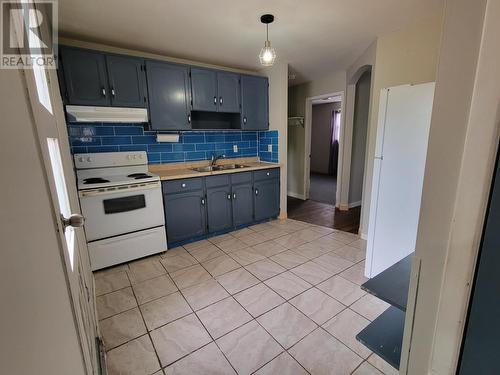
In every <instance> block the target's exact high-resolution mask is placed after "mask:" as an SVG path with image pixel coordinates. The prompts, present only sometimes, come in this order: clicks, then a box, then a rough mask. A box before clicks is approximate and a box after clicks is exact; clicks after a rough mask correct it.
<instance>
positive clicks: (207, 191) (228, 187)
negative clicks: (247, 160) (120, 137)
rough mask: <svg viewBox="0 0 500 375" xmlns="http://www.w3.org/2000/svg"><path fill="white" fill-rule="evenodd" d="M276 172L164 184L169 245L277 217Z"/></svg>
mask: <svg viewBox="0 0 500 375" xmlns="http://www.w3.org/2000/svg"><path fill="white" fill-rule="evenodd" d="M279 176H280V171H279V168H270V169H263V170H258V171H254V172H237V173H232V174H222V175H214V176H207V177H194V178H186V179H180V180H172V181H164V182H163V183H162V189H163V203H164V208H165V218H166V228H167V240H168V242H169V243H170V244H172V243H178V242H182V241H186V240H190V239H192V238H195V237H200V236H203V235H206V234H207V233H214V232H221V231H227V230H230V229H232V228H237V227H241V226H242V225H247V224H251V223H253V222H254V221H262V220H266V219H271V218H273V217H276V216H278V214H279V210H280V181H279Z"/></svg>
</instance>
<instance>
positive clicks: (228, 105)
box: [217, 72, 241, 113]
mask: <svg viewBox="0 0 500 375" xmlns="http://www.w3.org/2000/svg"><path fill="white" fill-rule="evenodd" d="M217 95H218V110H219V112H226V113H239V112H240V110H241V108H240V95H241V92H240V75H239V74H236V73H228V72H217Z"/></svg>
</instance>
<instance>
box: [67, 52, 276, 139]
mask: <svg viewBox="0 0 500 375" xmlns="http://www.w3.org/2000/svg"><path fill="white" fill-rule="evenodd" d="M59 52H60V56H59V63H60V65H59V69H58V76H59V84H60V90H61V96H62V98H63V101H64V104H71V105H88V106H108V107H109V106H113V107H136V108H148V112H149V122H150V129H151V130H159V131H162V130H167V131H169V130H170V131H187V130H204V129H217V130H221V129H231V130H233V129H238V130H239V129H241V130H252V131H255V130H266V129H268V128H269V93H268V90H269V85H268V79H267V78H266V77H261V76H252V75H246V74H244V75H240V74H238V73H233V72H227V71H222V70H216V69H209V68H203V67H198V66H190V65H185V64H176V63H170V62H165V61H159V60H152V59H144V58H141V57H135V56H128V55H118V54H113V53H107V52H102V51H95V50H89V49H83V48H77V47H71V46H60V48H59ZM191 111H194V112H193V113H191ZM192 116H193V118H192Z"/></svg>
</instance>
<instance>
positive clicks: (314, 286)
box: [94, 227, 367, 371]
mask: <svg viewBox="0 0 500 375" xmlns="http://www.w3.org/2000/svg"><path fill="white" fill-rule="evenodd" d="M248 229H250V228H248ZM303 229H308V228H307V227H306V228H302V229H301V230H303ZM250 230H251V229H250ZM256 233H258V232H256ZM332 233H333V232H332ZM332 233H328V234H324V235H322V236H320V237H318V238H316V239H314V240H311V241H308V242H306V243H310V242H313V241H315V240H317V239H319V238H322V237H325V236H328V235H330V234H332ZM229 234H230V233H229ZM289 234H291V233H289ZM230 235H231V234H230ZM286 235H288V234H285V235H282V236H280V237H283V236H286ZM231 236H232V235H231ZM232 237H233V238H235V239H238V240H239V238H237V237H234V236H232ZM276 238H279V237H276ZM276 238H273V239H270V240H267V241H264V242H262V243H265V242H271V241H274V240H275V239H276ZM239 241H241V240H239ZM209 242H210V241H209ZM242 242H243V241H242ZM352 242H354V241H352ZM211 244H212V245H214V246H216V247H217V248H219V249H220V250H222V251H223V252H224V253H225V255H226V256H229V257H230V259H233V258H232V257H231V256H230V253H234V252H236V251H240V250H245V249H248V248H244V249H239V250H236V251H232V252H226V251H225V250H223V249H222V248H220V247H219V246H218V245H217V244H213V243H211ZM257 245H260V244H256V245H253V246H257ZM347 245H348V244H344V246H347ZM253 246H249V248H253ZM299 246H301V245H299ZM297 247H298V246H297ZM293 249H296V247H294V248H292V249H288V248H287V249H286V250H284V251H282V252H280V253H283V252H285V251H290V250H291V251H293ZM185 250H186V251H187V252H188V253H189V254H190V255H191V253H190V251H189V250H187V249H185ZM359 250H360V251H363V250H362V249H359ZM294 252H295V251H294ZM280 253H276V254H273V255H271V256H264V259H262V260H269V261H271V262H272V263H275V264H278V265H279V266H281V265H280V264H279V263H277V262H275V261H274V260H272V259H271V257H273V256H276V255H278V254H280ZM328 253H334V250H332V251H329V252H327V253H325V254H328ZM257 254H259V255H262V254H260V253H257ZM325 254H321V255H319V256H318V257H314V258H312V259H309V258H307V257H305V258H307V261H305V262H304V263H301V264H298V265H296V266H294V267H292V268H290V269H286V267H283V266H281V267H283V268H285V270H284V271H283V272H280V273H278V274H276V275H274V276H271V277H270V278H267V279H265V280H260V279H259V278H257V279H258V280H259V282H258V283H257V284H254V285H251V286H249V287H247V288H244V289H242V290H240V291H238V292H236V293H234V294H231V293H230V292H229V291H228V290H227V289H226V288H224V286H223V285H222V284H221V283H220V282H219V281H218V280H217V279H216V277H219V276H222V275H225V274H227V273H230V272H233V271H235V270H237V269H240V268H242V269H244V270H246V271H247V272H249V273H250V274H252V275H253V276H255V275H254V274H253V273H252V272H251V271H249V270H247V269H246V268H245V267H247V266H249V265H251V264H253V263H256V262H258V261H255V262H252V263H249V264H247V265H246V266H243V265H242V264H241V263H238V262H237V261H236V263H238V264H239V265H240V267H238V268H236V269H232V270H229V271H227V272H224V273H222V274H220V275H217V276H215V277H214V276H212V275H211V273H210V272H208V270H207V269H206V268H205V267H204V266H203V264H202V263H200V262H199V261H198V260H197V259H196V258H195V259H196V261H197V263H195V264H192V265H190V266H187V267H184V268H181V269H179V270H182V269H185V268H189V267H192V266H195V265H197V264H199V265H200V266H201V267H202V268H203V269H204V270H205V271H206V272H208V273H209V274H210V275H211V279H210V280H215V281H216V282H217V284H218V285H220V286H221V287H222V288H223V289H224V290H225V291H226V292H227V293H228V294H229V295H228V296H227V297H224V298H223V299H221V300H218V301H216V302H213V303H211V304H209V305H207V306H204V307H203V308H201V309H198V310H197V311H195V310H194V309H193V308H192V307H191V305H190V304H189V302H188V301H187V300H186V298H185V296H184V294H183V293H182V290H181V289H180V288H179V287H178V284H177V283H176V282H175V280H173V278H172V276H171V274H170V273H169V272H168V271H167V270H166V268H165V265H164V264H163V263H162V262H161V260H162V259H166V258H163V257H161V256H160V259H158V262H160V264H161V266H162V268H163V269H165V271H166V274H162V275H157V276H154V277H152V278H149V279H146V280H142V281H141V282H140V283H144V282H146V281H149V280H152V279H155V278H159V277H161V276H167V277H168V278H169V279H170V280H171V281H172V282H173V284H174V285H175V286H176V287H177V288H178V290H176V291H173V292H171V293H168V294H166V295H164V296H160V297H158V298H154V299H152V300H150V301H147V302H145V303H143V304H142V305H140V304H139V303H138V300H137V296H136V294H135V291H134V288H133V284H132V283H131V281H130V276H129V274H128V272H127V271H126V270H123V271H125V272H126V275H127V279H128V281H129V283H130V285H128V286H126V287H124V288H119V289H117V290H114V291H111V292H108V293H105V294H102V295H100V296H98V297H101V296H105V295H107V294H110V293H113V292H116V291H120V290H123V289H126V288H128V287H130V288H131V290H132V293H133V295H134V298H135V301H136V304H137V305H136V306H134V307H133V308H131V309H127V310H124V311H121V312H119V313H117V314H114V315H111V316H109V317H107V318H104V319H101V320H100V321H102V320H105V319H109V318H112V317H113V316H116V315H119V314H122V313H124V312H127V311H130V310H133V309H135V308H137V309H138V310H139V313H140V314H141V318H142V321H143V324H144V326H145V327H146V334H147V335H148V337H149V339H150V341H151V343H152V344H153V347H154V350H155V354H156V356H157V359H158V362H159V364H160V368H162V369H164V368H163V367H161V361H160V358H159V355H158V352H157V350H156V347H155V346H154V343H153V340H152V338H151V335H150V333H151V332H152V331H154V330H157V329H160V328H162V327H164V326H166V325H167V324H170V323H173V322H175V321H177V320H179V319H182V318H184V317H186V316H188V315H190V314H194V315H195V316H196V317H197V319H198V320H199V321H200V323H201V325H202V326H203V328H204V329H205V330H206V331H207V332H208V334H209V336H210V337H211V339H212V341H211V342H214V343H215V344H216V346H217V347H218V349H219V350H220V351H221V352H222V350H221V349H220V347H219V346H218V345H217V343H216V340H215V339H214V338H213V337H212V335H211V334H210V332H209V331H208V329H207V328H206V326H205V325H204V324H203V322H202V321H201V319H200V318H199V316H198V312H199V311H201V310H203V309H205V308H207V307H209V306H212V305H214V304H215V303H218V302H220V301H222V300H224V299H228V298H232V299H233V300H234V301H236V302H237V303H238V304H239V305H240V306H241V307H242V309H243V310H244V311H246V312H247V313H248V314H249V316H250V317H252V319H251V320H250V321H248V322H246V323H243V324H242V325H240V326H238V327H236V328H234V329H232V330H231V331H229V332H227V333H225V334H224V335H222V336H221V337H219V338H217V340H218V339H220V338H222V337H224V336H226V335H227V334H229V333H231V332H233V331H235V330H236V329H238V328H240V327H242V326H243V325H245V324H248V323H250V322H252V320H255V321H256V322H257V324H259V326H260V327H262V328H263V329H264V330H265V331H266V332H267V333H268V334H269V335H270V336H271V337H272V338H273V340H274V341H275V342H277V343H278V345H279V346H280V347H281V348H283V350H284V352H287V353H288V350H287V349H285V348H284V347H283V346H282V345H281V344H280V343H279V342H278V341H277V340H276V339H275V338H274V336H273V335H272V334H270V333H269V332H268V331H267V330H266V329H265V327H263V326H262V325H261V324H260V323H259V322H258V320H257V319H258V318H259V317H261V316H262V315H264V314H266V313H268V312H270V311H272V310H274V309H276V308H278V307H280V306H282V305H283V304H285V303H289V304H290V305H292V306H293V308H295V309H296V310H297V311H299V312H300V313H301V314H304V313H303V312H302V311H300V310H299V309H298V308H297V307H296V306H294V305H293V304H292V303H290V300H292V299H294V298H296V297H298V296H300V295H302V294H304V293H306V292H307V291H309V290H311V289H313V288H314V289H316V290H319V291H321V290H320V289H319V288H317V285H319V284H321V283H323V282H325V281H327V280H329V279H331V278H333V277H335V276H339V277H341V278H343V277H342V276H340V273H342V272H344V271H346V270H348V269H350V268H352V267H354V266H355V265H358V264H359V263H361V262H363V261H364V259H362V260H360V261H358V262H356V263H353V265H352V266H349V267H347V268H345V269H343V270H341V271H339V272H337V273H335V274H333V275H332V276H331V277H329V278H327V279H325V280H323V281H321V282H319V283H317V284H316V285H311V283H309V281H307V280H305V279H303V278H302V277H300V276H299V275H295V274H294V273H293V272H292V270H293V269H295V268H297V267H299V266H301V265H303V264H305V263H308V262H310V261H313V260H314V259H317V258H319V257H321V256H323V255H325ZM299 255H300V254H299ZM334 255H336V256H339V255H338V254H336V253H334ZM191 256H192V255H191ZM217 258H218V257H215V258H212V259H207V260H206V261H205V263H206V262H208V261H210V260H213V259H217ZM341 258H343V257H341ZM146 259H147V258H146ZM343 259H346V258H343ZM233 260H234V259H233ZM346 260H348V259H346ZM316 264H318V263H316ZM126 265H127V268H128V269H130V268H129V267H128V264H126ZM179 270H176V271H179ZM176 271H173V272H176ZM288 271H290V272H292V274H293V275H295V276H297V277H298V278H300V279H301V280H303V281H305V282H307V283H308V284H310V285H311V287H309V288H307V289H305V290H303V291H302V292H300V293H298V294H297V295H294V296H293V297H291V298H289V299H284V301H283V302H282V303H280V304H278V305H277V306H274V307H273V308H272V309H270V310H268V311H265V312H264V313H262V314H260V315H258V316H256V317H253V315H252V314H251V313H250V312H249V311H248V310H247V309H246V308H245V307H244V306H243V305H242V304H241V303H240V302H239V301H238V300H237V299H236V298H235V297H234V296H235V295H237V294H239V293H242V292H243V291H245V290H248V289H250V288H252V287H254V286H257V285H259V284H263V285H264V286H266V287H268V288H270V287H269V286H267V284H265V281H267V280H269V279H271V278H273V277H275V276H278V275H281V274H283V273H285V272H288ZM117 272H120V271H119V270H117ZM94 278H95V276H94ZM344 279H345V278H344ZM210 280H205V281H203V282H201V283H204V282H207V281H210ZM345 280H347V279H345ZM347 281H349V282H351V283H352V281H350V280H347ZM140 283H137V284H140ZM201 283H197V284H193V285H191V286H189V287H187V288H190V287H192V286H195V285H199V284H201ZM137 284H134V285H137ZM353 284H356V283H353ZM356 285H358V284H356ZM358 286H359V285H358ZM187 288H184V289H187ZM270 289H271V290H272V291H273V292H274V293H276V291H274V290H273V289H272V288H270ZM176 292H179V294H180V295H181V296H182V298H183V299H184V300H185V302H186V303H187V305H188V306H189V307H190V309H191V312H190V313H189V314H186V315H184V316H182V317H179V318H177V319H174V320H172V321H170V322H168V323H166V324H164V325H161V326H159V327H156V328H155V329H153V330H151V331H150V330H149V329H148V327H147V325H146V322H145V319H144V316H143V313H142V310H141V308H140V307H141V306H143V305H145V304H148V303H151V302H153V301H156V300H158V299H161V298H164V297H166V296H169V295H171V294H174V293H176ZM321 292H322V293H325V292H323V291H321ZM277 294H278V295H279V296H280V297H281V298H283V297H282V296H281V295H280V294H279V293H277ZM325 294H326V295H328V293H325ZM328 296H329V297H330V298H333V299H334V300H336V299H335V298H334V297H332V296H330V295H328ZM363 297H364V295H363V296H361V297H360V298H358V299H356V300H355V301H354V302H353V303H351V304H350V305H349V306H347V307H345V308H344V309H343V310H341V311H340V312H339V314H340V313H341V312H343V311H345V310H346V309H348V308H349V310H351V309H350V306H352V305H353V304H354V303H356V302H357V301H358V300H360V299H361V298H363ZM338 302H340V301H338ZM340 303H341V304H342V305H343V306H345V305H344V304H343V303H342V302H340ZM351 311H353V310H351ZM353 312H354V313H356V312H355V311H353ZM356 314H357V313H356ZM304 315H305V314H304ZM337 315H338V314H336V315H334V316H333V317H335V316H337ZM358 315H360V314H358ZM305 316H307V315H305ZM360 316H362V315H360ZM333 317H331V318H329V319H328V320H327V322H328V321H330V320H331V319H332V318H333ZM307 318H308V319H310V320H311V321H312V322H313V323H314V324H315V325H316V328H315V329H314V330H313V331H311V332H310V333H309V334H311V333H312V332H314V331H316V329H318V328H321V329H323V330H324V331H325V332H327V333H328V334H329V335H330V336H332V337H334V338H335V339H337V340H338V341H339V342H341V343H342V344H343V345H345V346H346V347H347V348H348V349H349V350H351V351H352V352H354V351H353V350H352V349H350V348H349V347H348V346H347V345H346V344H344V343H343V342H342V341H341V340H340V339H338V338H336V337H335V336H333V335H332V334H330V333H329V332H328V331H326V329H324V328H323V327H322V326H321V325H318V324H317V323H316V322H314V321H313V320H312V319H311V318H309V317H308V316H307ZM324 324H326V322H325V323H324ZM146 334H144V335H146ZM309 334H307V335H306V336H304V337H303V338H302V339H300V340H299V341H298V342H297V343H295V344H294V345H292V347H293V346H295V345H297V344H298V343H299V342H300V341H302V340H303V339H305V338H306V337H307V336H309ZM144 335H140V336H138V337H136V338H133V339H131V340H128V341H127V342H125V343H123V344H121V345H118V346H116V347H114V348H111V349H109V350H113V349H116V348H118V347H120V346H122V345H125V344H127V343H129V342H130V341H132V340H135V339H137V338H139V337H142V336H144ZM211 342H209V343H207V344H205V345H203V346H201V347H200V348H197V349H196V350H194V351H192V352H191V353H188V354H186V355H185V356H183V357H181V358H179V359H177V360H176V361H174V362H172V363H171V364H169V366H171V365H172V364H174V363H176V362H177V361H179V360H181V359H182V358H185V357H186V356H188V355H190V354H192V353H194V352H195V351H198V350H200V349H202V348H203V347H205V346H207V345H209V344H210V343H211ZM290 348H291V347H290ZM107 351H108V350H107ZM282 353H283V351H282V352H280V353H279V354H278V355H277V356H275V357H274V358H272V359H271V360H270V361H268V362H266V363H265V364H263V365H262V366H261V367H259V368H258V369H257V370H255V371H258V370H259V369H260V368H262V367H264V366H266V365H267V364H268V363H269V362H271V361H272V360H274V359H275V358H277V357H278V356H279V355H281V354H282ZM354 353H355V352H354ZM222 354H223V356H224V357H225V358H226V360H227V361H228V363H229V364H230V365H231V367H233V365H232V364H231V362H230V361H229V359H228V358H227V357H226V355H225V354H224V352H222ZM355 354H356V355H357V356H359V355H358V354H357V353H355ZM288 355H290V354H289V353H288ZM359 357H361V356H359ZM292 358H293V359H294V361H296V362H297V363H298V364H299V365H300V366H301V367H303V366H302V364H300V362H298V361H297V360H296V359H295V358H294V357H293V356H292ZM361 358H362V357H361ZM365 361H367V360H366V359H363V362H365ZM363 362H362V363H363ZM360 365H361V364H360ZM358 367H359V366H358ZM165 368H166V367H165ZM233 369H234V367H233ZM304 370H305V369H304ZM306 371H307V370H306Z"/></svg>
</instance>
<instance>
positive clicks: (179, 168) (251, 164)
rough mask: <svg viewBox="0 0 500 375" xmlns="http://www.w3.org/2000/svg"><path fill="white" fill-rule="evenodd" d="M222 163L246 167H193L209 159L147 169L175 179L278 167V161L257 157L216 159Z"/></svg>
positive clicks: (201, 164) (203, 164)
mask: <svg viewBox="0 0 500 375" xmlns="http://www.w3.org/2000/svg"><path fill="white" fill-rule="evenodd" d="M224 164H242V165H245V166H247V167H246V168H238V169H226V170H221V171H212V172H197V171H194V170H193V168H197V167H204V166H207V165H210V162H209V161H200V162H191V163H189V162H188V163H175V164H153V165H150V166H149V171H150V172H151V173H154V174H156V175H158V176H160V179H161V180H177V179H180V178H191V177H203V176H215V175H219V174H227V173H239V172H248V171H256V170H259V169H269V168H279V167H280V166H281V165H280V164H279V163H268V162H263V161H260V160H259V159H258V158H237V159H224V160H218V161H217V165H224Z"/></svg>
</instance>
